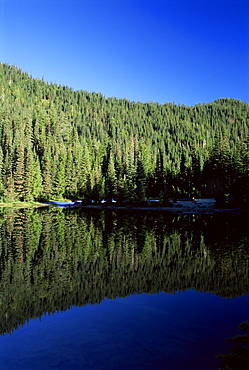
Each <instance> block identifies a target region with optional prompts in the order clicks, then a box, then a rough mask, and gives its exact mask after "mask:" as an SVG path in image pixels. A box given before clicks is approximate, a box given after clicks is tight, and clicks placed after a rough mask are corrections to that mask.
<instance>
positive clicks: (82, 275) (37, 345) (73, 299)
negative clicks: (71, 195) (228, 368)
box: [0, 208, 249, 370]
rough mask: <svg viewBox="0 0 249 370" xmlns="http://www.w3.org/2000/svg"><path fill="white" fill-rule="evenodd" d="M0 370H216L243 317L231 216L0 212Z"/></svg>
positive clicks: (247, 307)
mask: <svg viewBox="0 0 249 370" xmlns="http://www.w3.org/2000/svg"><path fill="white" fill-rule="evenodd" d="M0 233H1V242H0V243H1V244H0V248H1V249H0V251H1V254H0V268H1V270H0V271H1V275H0V277H1V285H0V287H1V303H0V304H1V311H0V312H1V313H0V315H1V318H0V319H1V321H0V323H1V328H0V329H1V337H0V367H1V369H4V370H5V369H6V370H7V369H11V370H12V369H20V368H24V369H35V368H36V369H117V368H120V369H130V368H132V369H183V368H184V369H200V368H201V369H216V368H218V367H219V365H220V364H221V361H220V360H218V359H215V357H214V356H215V355H216V354H218V353H225V352H227V351H228V349H229V345H228V343H226V342H225V341H224V338H226V337H231V336H233V335H236V334H239V331H238V329H237V326H238V325H239V324H240V323H241V322H242V321H245V320H248V313H249V295H248V281H249V280H248V255H249V253H248V250H249V248H248V245H249V244H248V241H249V235H248V230H247V223H246V221H245V220H244V218H243V217H240V216H238V215H202V216H198V215H194V216H191V215H186V216H179V215H177V216H175V215H173V214H170V215H169V214H165V213H162V214H157V215H156V217H155V215H154V214H153V213H149V212H148V213H144V212H142V213H139V212H137V213H134V212H118V213H116V212H102V211H101V212H100V211H97V212H94V211H90V212H89V211H87V212H83V211H81V210H71V211H69V210H65V209H56V208H51V209H49V210H44V209H43V210H20V211H7V212H3V213H2V215H1V229H0Z"/></svg>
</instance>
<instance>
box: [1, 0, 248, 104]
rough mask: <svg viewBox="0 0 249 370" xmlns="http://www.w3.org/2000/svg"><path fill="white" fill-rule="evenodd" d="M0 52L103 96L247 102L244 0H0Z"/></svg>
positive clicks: (37, 73)
mask: <svg viewBox="0 0 249 370" xmlns="http://www.w3.org/2000/svg"><path fill="white" fill-rule="evenodd" d="M0 53H1V54H0V61H1V62H3V63H9V64H15V65H16V66H17V67H19V68H21V69H22V70H23V71H25V72H28V73H29V74H31V75H32V76H33V77H35V78H36V77H39V78H44V80H45V81H48V82H56V83H57V84H60V85H67V86H70V87H72V88H73V89H74V90H87V91H89V92H93V91H94V92H101V93H102V94H104V95H105V96H106V97H111V96H116V97H117V98H127V99H129V100H132V101H141V102H147V101H154V102H159V103H162V104H163V103H165V102H175V103H177V104H185V105H195V104H197V103H204V102H207V103H208V102H211V101H213V100H215V99H219V98H221V97H229V98H236V99H240V100H242V101H245V102H249V1H248V0H0Z"/></svg>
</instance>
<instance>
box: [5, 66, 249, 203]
mask: <svg viewBox="0 0 249 370" xmlns="http://www.w3.org/2000/svg"><path fill="white" fill-rule="evenodd" d="M203 88H205V86H204V87H203ZM0 125H1V126H0V200H1V201H15V200H49V199H58V198H71V199H75V198H79V197H80V198H84V199H95V200H98V199H101V198H102V197H107V198H116V199H117V200H130V201H144V200H146V199H148V198H150V197H153V198H154V197H161V198H162V199H163V200H166V199H168V198H169V197H176V196H186V195H187V194H191V196H195V197H199V196H215V197H220V196H224V195H231V196H233V197H237V198H239V199H246V197H248V194H249V105H248V104H246V103H243V102H241V101H239V100H233V99H219V100H217V101H214V102H212V103H208V104H203V105H200V104H198V105H196V106H194V107H187V106H184V105H181V106H180V105H176V104H172V103H166V104H164V105H161V104H157V103H152V102H148V103H145V104H144V103H139V102H138V103H134V102H131V101H128V100H126V99H121V100H118V99H116V98H115V97H114V98H108V99H106V98H105V97H104V96H103V95H101V94H100V93H89V92H86V91H74V90H73V89H71V88H69V87H66V86H60V85H57V84H52V83H50V84H48V83H46V82H45V81H43V80H40V79H34V78H32V77H31V76H29V75H28V74H27V73H24V72H22V71H21V70H20V69H18V68H16V67H14V66H10V65H7V64H0Z"/></svg>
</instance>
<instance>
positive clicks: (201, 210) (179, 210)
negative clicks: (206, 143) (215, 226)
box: [0, 201, 249, 214]
mask: <svg viewBox="0 0 249 370" xmlns="http://www.w3.org/2000/svg"><path fill="white" fill-rule="evenodd" d="M0 207H1V208H5V207H6V208H7V207H8V208H31V207H32V208H44V207H60V208H61V207H62V208H68V209H80V210H84V209H91V210H111V211H119V210H120V211H133V210H134V211H153V212H173V213H176V214H183V213H184V214H216V213H236V214H239V213H248V212H249V210H247V209H243V208H240V207H233V208H219V207H208V206H207V207H203V206H202V207H200V206H198V205H197V204H196V205H195V206H193V207H187V206H172V207H160V206H159V207H153V206H151V207H150V206H144V207H143V206H135V205H134V206H115V205H101V204H96V205H92V204H89V205H75V204H74V203H71V202H67V201H65V202H57V201H50V202H44V203H43V202H37V203H28V202H23V203H22V202H17V203H0Z"/></svg>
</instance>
